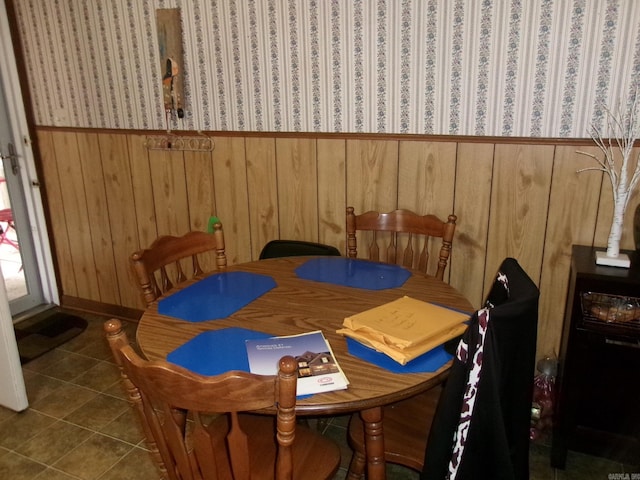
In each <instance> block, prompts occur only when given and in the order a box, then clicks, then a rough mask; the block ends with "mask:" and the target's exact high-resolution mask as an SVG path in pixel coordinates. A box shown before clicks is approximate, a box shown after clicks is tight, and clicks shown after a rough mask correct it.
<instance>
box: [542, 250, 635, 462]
mask: <svg viewBox="0 0 640 480" xmlns="http://www.w3.org/2000/svg"><path fill="white" fill-rule="evenodd" d="M625 253H628V254H629V255H630V257H631V268H628V269H627V268H618V267H607V266H600V265H596V263H595V249H594V248H591V247H584V246H574V247H573V250H572V263H571V276H570V280H569V289H568V294H567V305H566V313H565V319H564V325H563V331H562V343H561V347H560V357H559V362H560V363H559V370H558V378H557V383H556V385H557V398H556V405H555V418H554V428H553V438H552V446H551V465H552V466H553V467H555V468H564V467H565V463H566V456H567V450H568V449H571V450H576V451H582V452H585V453H589V454H592V455H598V456H603V457H607V458H611V459H614V460H616V461H620V462H624V463H628V464H631V465H636V464H638V463H640V318H639V317H640V309H639V308H638V307H639V306H640V303H638V302H640V258H639V256H638V252H628V251H627V252H625Z"/></svg>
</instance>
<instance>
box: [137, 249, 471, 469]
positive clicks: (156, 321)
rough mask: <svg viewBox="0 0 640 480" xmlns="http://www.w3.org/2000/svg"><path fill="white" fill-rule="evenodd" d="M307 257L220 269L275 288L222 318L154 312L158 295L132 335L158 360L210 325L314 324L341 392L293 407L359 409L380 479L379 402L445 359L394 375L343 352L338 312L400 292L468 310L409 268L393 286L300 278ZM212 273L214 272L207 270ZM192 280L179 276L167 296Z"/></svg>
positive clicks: (390, 399) (431, 377)
mask: <svg viewBox="0 0 640 480" xmlns="http://www.w3.org/2000/svg"><path fill="white" fill-rule="evenodd" d="M312 258H314V257H285V258H274V259H267V260H258V261H253V262H249V263H243V264H237V265H233V266H229V267H228V268H227V269H226V270H225V272H234V271H238V272H249V273H254V274H260V275H266V276H269V277H271V278H273V279H274V280H275V283H276V286H275V288H273V289H271V290H270V291H268V292H267V293H265V294H263V295H261V296H260V297H258V298H256V299H255V300H253V301H251V302H250V303H249V304H248V305H246V306H244V307H243V308H241V309H240V310H238V311H236V312H235V313H232V314H231V315H229V316H228V317H226V318H222V319H217V320H209V321H199V322H190V321H185V320H181V319H178V318H173V317H169V316H165V315H161V314H160V313H158V302H159V301H161V300H162V298H164V297H161V298H160V299H159V300H158V301H156V302H155V303H153V304H152V305H151V306H150V307H148V308H147V309H146V311H145V312H144V314H143V315H142V317H141V319H140V321H139V324H138V328H137V333H136V340H137V343H138V345H139V347H140V349H141V351H142V352H143V354H144V355H145V356H146V357H147V358H148V359H149V360H165V359H166V357H167V354H169V353H170V352H172V351H173V350H175V349H176V348H178V347H180V346H182V345H183V344H185V343H186V342H188V341H190V340H191V339H193V338H194V337H195V336H196V335H198V334H200V333H202V332H206V331H211V330H217V329H222V328H228V327H241V328H245V329H249V330H256V331H259V332H264V333H267V334H270V335H273V336H281V335H295V334H300V333H304V332H309V331H314V330H321V331H322V332H323V333H324V336H325V337H326V339H327V341H328V342H329V344H330V345H331V348H332V350H333V353H334V355H335V357H336V360H337V362H338V364H339V365H340V366H341V367H342V369H343V371H344V373H345V375H346V376H347V378H348V380H349V386H348V388H347V389H346V390H336V391H332V392H326V393H321V394H316V395H312V396H308V397H302V398H299V399H298V401H297V403H296V413H297V414H298V415H335V414H342V413H347V412H360V415H361V416H362V419H363V421H364V424H365V434H366V450H367V472H368V478H369V479H370V480H378V479H384V478H385V464H384V455H383V454H382V452H383V451H384V450H383V448H384V443H383V442H384V439H383V434H382V433H383V430H382V407H383V406H384V405H387V404H390V403H394V402H397V401H399V400H402V399H405V398H408V397H410V396H413V395H415V394H417V393H419V392H422V391H425V390H428V389H430V388H432V387H433V386H435V385H437V384H439V383H441V382H442V381H443V380H444V379H445V378H446V376H447V375H448V371H449V368H450V362H449V363H448V364H446V365H444V366H442V367H441V368H439V369H438V370H437V371H435V372H429V373H395V372H392V371H390V370H387V369H385V368H382V367H379V366H377V365H375V364H373V363H370V362H368V361H365V360H362V359H361V358H359V357H356V356H354V355H351V354H350V353H349V350H348V347H347V342H346V339H345V337H343V336H342V335H340V334H338V333H336V330H338V329H339V328H341V327H342V323H343V321H344V319H345V317H347V316H351V315H354V314H356V313H359V312H362V311H365V310H368V309H370V308H373V307H376V306H379V305H382V304H384V303H387V302H390V301H393V300H396V299H398V298H401V297H403V296H405V295H406V296H409V297H412V298H415V299H419V300H423V301H426V302H432V303H436V304H439V305H443V306H447V307H450V308H453V309H456V310H461V311H464V312H469V313H471V312H472V310H473V307H472V306H471V304H470V303H469V301H468V300H467V299H466V298H465V297H464V296H463V295H462V294H461V293H460V292H458V291H457V290H456V289H455V288H453V287H452V286H450V285H448V284H447V283H445V282H443V281H441V280H438V279H436V278H435V277H431V276H426V275H424V274H423V273H421V272H417V271H410V273H411V274H410V276H409V278H408V279H407V280H406V281H405V282H404V283H403V284H402V285H401V286H399V287H395V288H386V289H382V290H369V289H366V288H352V287H349V286H343V285H337V284H333V283H325V282H320V281H313V280H307V279H303V278H300V277H299V276H298V275H297V274H296V271H295V270H296V268H298V267H299V266H301V265H302V264H304V262H306V261H308V260H310V259H312ZM217 273H220V272H213V273H212V275H215V274H217ZM197 281H198V279H194V280H191V281H189V282H185V283H184V284H181V285H179V286H178V287H176V288H175V289H174V290H172V291H171V292H169V294H168V295H171V294H172V293H175V292H177V291H179V290H181V289H183V288H186V287H187V286H189V285H191V284H193V283H195V282H197ZM274 411H275V410H274Z"/></svg>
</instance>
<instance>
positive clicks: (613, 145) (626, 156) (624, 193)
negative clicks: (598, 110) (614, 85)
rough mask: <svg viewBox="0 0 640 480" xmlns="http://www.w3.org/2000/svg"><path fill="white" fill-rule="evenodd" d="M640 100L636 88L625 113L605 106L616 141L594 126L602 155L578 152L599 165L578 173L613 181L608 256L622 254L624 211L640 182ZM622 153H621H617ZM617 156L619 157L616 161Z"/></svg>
mask: <svg viewBox="0 0 640 480" xmlns="http://www.w3.org/2000/svg"><path fill="white" fill-rule="evenodd" d="M639 106H640V105H639V102H638V88H636V90H635V92H634V94H633V99H632V102H631V105H630V107H629V110H628V111H627V112H626V114H625V113H623V112H622V111H621V109H620V108H618V110H617V111H616V112H615V113H614V112H612V111H611V110H610V109H609V108H607V107H604V111H605V114H606V117H607V126H608V127H609V128H608V131H609V132H610V133H611V134H612V135H613V137H614V139H613V140H612V139H611V137H609V139H608V140H605V139H604V136H603V133H602V131H600V129H599V128H598V127H597V126H596V125H593V124H592V125H591V131H590V132H589V134H590V136H591V139H592V140H593V141H594V143H595V144H596V145H597V146H598V148H599V149H600V152H601V153H602V158H598V156H596V155H594V154H592V153H588V152H583V151H578V152H577V153H579V154H581V155H586V156H588V157H590V158H593V159H594V160H595V161H596V162H597V163H598V166H597V167H588V168H583V169H580V170H578V173H580V172H585V171H599V172H604V173H606V174H607V176H608V177H609V181H610V182H611V191H612V193H613V204H614V207H613V220H612V222H611V231H610V233H609V239H608V242H607V256H608V257H614V258H615V257H618V255H619V254H620V237H621V236H622V225H623V221H624V213H625V211H626V209H627V205H628V203H629V198H630V197H631V194H632V193H633V191H634V189H635V188H636V186H637V185H638V182H639V181H640V154H639V155H638V156H636V158H635V165H634V163H633V159H632V153H633V146H634V144H635V142H636V140H637V139H638V137H639V136H640V121H639V120H640V115H639V113H640V112H639V111H638V109H639ZM616 153H618V155H616ZM616 157H617V158H618V159H619V160H617V161H616Z"/></svg>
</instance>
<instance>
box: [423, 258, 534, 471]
mask: <svg viewBox="0 0 640 480" xmlns="http://www.w3.org/2000/svg"><path fill="white" fill-rule="evenodd" d="M538 297H539V290H538V288H537V287H536V285H535V284H534V283H533V281H532V280H531V279H530V278H529V276H528V275H527V274H526V273H525V272H524V270H523V269H522V268H521V267H520V265H519V264H518V262H517V261H516V260H515V259H513V258H507V259H505V260H504V261H503V263H502V265H501V266H500V269H499V271H498V274H497V276H496V279H495V282H494V285H493V287H492V289H491V291H490V293H489V296H488V298H487V301H486V305H485V308H483V309H481V310H478V311H477V312H476V313H474V314H473V316H472V317H471V319H470V324H469V328H468V329H467V331H466V332H465V334H464V336H463V338H462V340H461V341H460V343H459V345H458V349H457V352H456V357H455V358H454V364H453V366H452V369H451V374H450V376H449V378H448V380H447V383H446V385H445V388H444V390H443V393H442V396H441V398H440V401H439V403H438V407H437V410H436V413H435V416H434V420H433V424H432V427H431V432H430V435H429V440H428V442H427V449H426V452H425V463H424V469H423V471H422V475H421V477H420V478H421V479H424V480H427V479H428V480H439V479H451V480H454V479H457V480H466V479H472V480H481V479H487V480H489V479H490V480H502V479H504V480H526V479H528V478H529V427H530V422H531V401H532V395H533V376H534V369H535V354H536V338H537V325H538Z"/></svg>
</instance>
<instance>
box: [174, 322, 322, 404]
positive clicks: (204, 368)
mask: <svg viewBox="0 0 640 480" xmlns="http://www.w3.org/2000/svg"><path fill="white" fill-rule="evenodd" d="M272 336H273V335H268V334H266V333H263V332H257V331H255V330H248V329H246V328H240V327H229V328H221V329H220V330H211V331H208V332H203V333H200V334H198V335H196V336H195V337H193V338H192V339H191V340H189V341H188V342H187V343H185V344H184V345H181V346H180V347H178V348H176V349H175V350H174V351H172V352H170V353H169V355H167V361H168V362H171V363H174V364H176V365H179V366H181V367H183V368H186V369H187V370H190V371H192V372H195V373H198V374H200V375H207V376H214V375H220V374H223V373H226V372H230V371H232V370H240V371H243V372H249V371H250V368H249V357H248V356H247V346H246V341H247V340H261V339H265V338H270V337H272ZM310 396H311V395H297V396H296V398H297V399H298V400H302V399H305V398H308V397H310Z"/></svg>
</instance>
